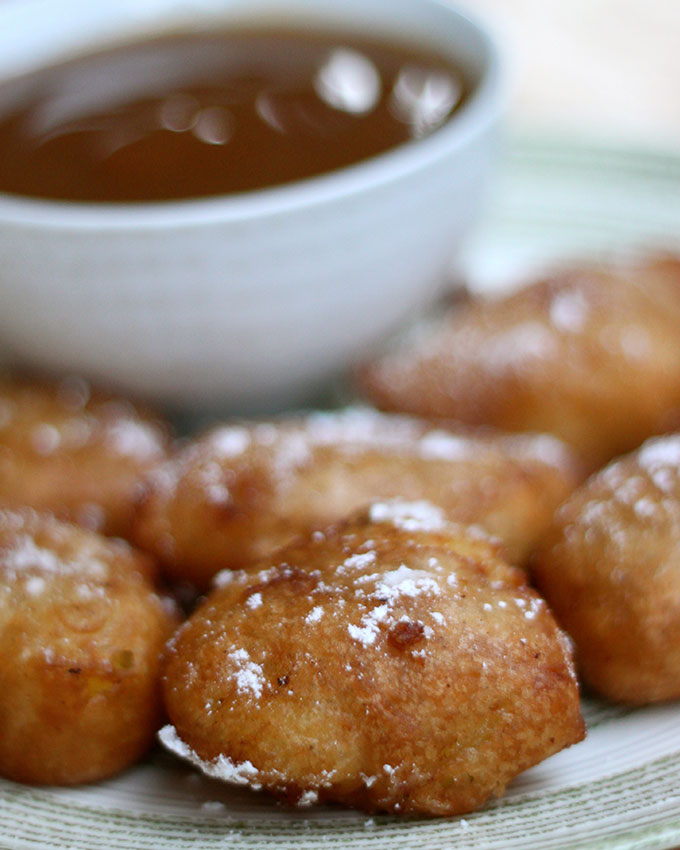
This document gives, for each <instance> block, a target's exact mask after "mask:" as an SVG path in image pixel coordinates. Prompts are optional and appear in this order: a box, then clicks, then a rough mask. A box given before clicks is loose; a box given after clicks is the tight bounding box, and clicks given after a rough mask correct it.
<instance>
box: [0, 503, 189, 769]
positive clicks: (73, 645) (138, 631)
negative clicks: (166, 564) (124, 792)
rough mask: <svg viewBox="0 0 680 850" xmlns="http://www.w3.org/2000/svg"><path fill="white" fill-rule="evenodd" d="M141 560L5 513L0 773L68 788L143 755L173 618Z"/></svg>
mask: <svg viewBox="0 0 680 850" xmlns="http://www.w3.org/2000/svg"><path fill="white" fill-rule="evenodd" d="M149 572H150V568H149V565H148V563H147V557H146V556H145V555H142V554H141V553H137V552H134V551H133V550H132V549H130V547H129V546H127V544H125V543H123V541H120V540H109V539H106V538H102V537H99V536H98V535H96V534H94V533H93V532H90V531H87V530H85V529H82V528H78V527H77V526H73V525H69V524H67V523H62V522H59V521H57V520H55V519H54V518H53V517H51V516H49V515H40V514H37V513H35V512H34V511H31V510H29V509H23V510H22V511H4V510H0V730H2V732H1V734H0V774H1V775H3V776H6V777H9V778H10V779H13V780H15V781H19V782H29V783H37V784H55V785H70V784H74V783H79V782H90V781H94V780H97V779H101V778H103V777H105V776H109V775H111V774H113V773H116V772H118V771H119V770H122V769H123V768H124V767H127V766H128V765H129V764H131V763H132V762H134V761H135V760H136V759H137V758H138V757H139V756H141V755H143V753H144V752H145V751H146V750H147V749H148V747H149V746H150V744H151V742H152V741H153V737H154V734H155V732H156V730H157V728H158V725H159V724H160V721H161V718H162V712H161V694H160V686H159V684H160V683H159V674H160V671H159V664H160V653H161V651H162V648H163V645H164V643H165V641H166V640H167V639H168V637H169V636H170V634H171V632H172V629H173V628H174V626H175V625H176V624H177V619H176V615H175V614H174V612H173V610H172V608H171V607H169V606H168V603H167V601H164V600H161V599H160V598H159V597H158V596H157V595H156V594H155V593H154V590H153V586H152V585H151V583H150V582H149V580H148V578H147V575H148V574H149Z"/></svg>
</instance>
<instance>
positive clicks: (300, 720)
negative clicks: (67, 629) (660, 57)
mask: <svg viewBox="0 0 680 850" xmlns="http://www.w3.org/2000/svg"><path fill="white" fill-rule="evenodd" d="M270 564H273V566H269V565H270ZM261 567H263V568H262V569H260V570H259V571H257V572H256V573H254V574H246V573H245V572H240V573H236V574H234V573H223V574H222V575H221V576H220V584H221V586H219V587H218V588H217V589H216V590H215V591H213V593H212V594H211V595H210V596H209V597H208V598H207V600H206V601H205V602H204V604H203V605H202V606H201V607H200V608H199V609H198V610H197V611H196V612H195V613H194V614H193V615H192V617H191V618H190V619H189V620H188V621H187V622H186V623H185V624H184V625H183V626H182V627H181V628H180V630H179V631H178V633H177V634H176V636H175V638H173V640H172V641H171V644H170V647H169V649H168V653H167V656H166V663H165V671H164V679H163V681H164V693H165V699H166V706H167V709H168V715H169V717H170V720H171V723H172V724H174V725H172V726H170V725H169V726H167V727H165V728H164V729H163V730H162V731H161V733H160V737H161V740H162V741H163V742H164V743H165V744H166V746H168V747H169V748H170V749H171V750H173V751H174V752H176V753H177V754H178V755H180V756H183V757H185V758H187V759H188V760H189V761H191V762H193V763H194V764H196V765H197V766H198V767H200V768H201V769H202V770H203V771H204V772H205V773H207V774H208V775H209V776H213V777H217V778H221V779H224V780H226V781H228V782H232V783H238V784H243V785H248V786H250V787H251V788H253V789H259V788H265V789H267V790H269V791H272V792H274V793H275V794H277V795H279V796H280V797H282V798H284V799H286V800H288V801H289V802H295V803H298V804H302V805H304V804H310V803H312V802H316V801H337V802H341V803H345V804H349V805H352V806H356V807H359V808H362V809H366V810H369V811H374V810H375V811H390V812H400V813H423V814H432V815H453V814H459V813H463V812H469V811H471V810H472V809H475V808H477V807H478V806H480V805H482V804H483V803H484V802H485V801H486V800H487V799H488V798H489V797H490V796H492V795H499V794H501V793H502V792H503V790H504V788H505V786H506V784H507V783H508V782H509V781H510V780H511V779H512V778H513V777H514V776H516V775H517V774H518V773H520V772H521V771H523V770H525V769H527V768H528V767H530V766H531V765H533V764H536V763H537V762H539V761H541V760H542V759H544V758H546V757H547V756H549V755H551V754H552V753H555V752H557V751H558V750H560V749H562V748H563V747H565V746H568V745H570V744H572V743H574V742H576V741H578V740H580V739H581V738H582V737H583V722H582V719H581V715H580V708H579V698H578V687H577V683H576V679H575V677H574V671H573V668H572V662H571V657H570V644H569V642H568V639H567V638H566V636H565V635H564V634H563V633H562V632H560V630H559V629H558V627H557V626H556V624H555V621H554V619H553V617H552V614H551V613H550V611H549V609H548V607H547V605H546V604H545V602H544V601H543V600H542V599H541V598H540V597H539V596H538V595H537V594H536V593H535V592H534V591H533V590H531V589H530V588H529V587H527V586H526V584H525V575H524V572H523V571H522V570H519V569H517V568H514V567H510V566H508V565H507V564H506V563H505V562H504V561H503V560H502V559H500V558H499V557H498V551H497V547H496V546H495V545H494V544H492V543H490V542H489V541H488V539H487V538H485V537H484V536H483V535H482V534H481V533H475V532H473V531H471V530H469V529H466V528H465V527H463V526H457V525H453V524H450V523H448V522H447V521H446V520H445V518H444V514H443V511H441V510H440V509H439V508H436V507H433V506H432V505H430V504H429V503H426V502H416V503H410V504H409V503H404V502H398V501H393V502H377V503H374V504H373V505H372V506H371V507H370V509H368V511H367V512H365V513H363V514H362V515H361V516H359V517H357V518H355V519H352V520H350V521H348V522H346V523H341V524H338V525H337V526H336V527H332V528H330V529H328V530H326V531H325V532H321V531H316V532H314V533H312V534H311V535H310V536H309V537H307V538H306V539H303V540H300V541H298V542H296V543H294V544H291V545H290V546H288V547H286V548H284V549H282V550H280V551H279V552H278V553H277V554H276V556H275V557H274V558H272V559H271V560H267V561H263V562H262V564H261ZM264 567H266V568H264Z"/></svg>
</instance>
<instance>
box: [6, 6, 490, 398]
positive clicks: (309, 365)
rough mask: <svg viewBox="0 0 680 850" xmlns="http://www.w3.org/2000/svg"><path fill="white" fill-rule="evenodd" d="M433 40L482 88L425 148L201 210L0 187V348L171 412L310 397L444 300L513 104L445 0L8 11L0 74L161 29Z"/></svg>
mask: <svg viewBox="0 0 680 850" xmlns="http://www.w3.org/2000/svg"><path fill="white" fill-rule="evenodd" d="M257 21H262V22H266V23H275V22H285V23H286V25H287V26H288V27H289V28H290V27H295V26H308V27H311V28H317V29H319V28H321V29H324V30H328V29H337V30H341V31H345V32H352V31H355V32H367V33H372V34H376V35H382V36H387V37H388V38H389V37H392V38H393V39H401V40H404V39H405V38H407V39H408V40H409V41H413V42H415V43H422V44H423V45H429V46H432V47H435V48H437V49H438V50H439V51H441V52H442V53H444V54H446V55H450V56H451V57H452V58H453V59H455V60H456V61H457V62H458V63H459V64H460V65H461V66H462V67H463V68H465V69H466V70H467V73H468V74H469V75H470V76H471V77H472V78H473V79H474V80H475V81H476V82H475V87H474V93H473V95H472V97H471V98H470V99H469V101H468V102H467V104H466V105H464V107H463V108H462V109H461V110H460V111H459V112H458V113H457V114H456V116H455V117H454V119H453V120H452V121H450V122H449V123H448V124H446V125H445V126H443V127H442V128H441V129H439V130H437V131H436V132H435V133H434V134H433V135H432V136H430V137H429V138H426V139H423V140H419V141H417V142H413V143H409V144H407V145H405V146H402V147H401V148H398V149H395V150H393V151H391V152H388V153H385V154H383V155H381V156H379V157H375V158H374V159H372V160H368V161H366V162H363V163H361V164H358V165H356V166H352V167H350V168H346V169H343V170H342V171H338V172H335V173H332V174H328V175H325V176H322V177H318V178H313V179H310V180H306V181H301V182H299V183H296V184H292V185H288V186H284V187H280V188H273V189H267V190H263V191H257V192H252V193H250V194H247V195H241V196H232V197H220V198H213V199H207V200H200V201H181V202H163V203H153V204H151V203H149V204H128V205H119V206H116V205H89V204H84V203H56V202H48V201H42V200H35V199H33V200H32V199H28V198H26V199H23V198H17V197H12V196H9V195H0V343H1V344H2V345H3V347H4V348H5V349H6V350H7V352H8V353H9V355H10V357H11V358H13V359H18V360H20V361H22V362H24V363H27V364H29V365H31V366H36V367H39V368H43V369H44V368H47V369H50V370H53V371H77V372H81V373H84V374H87V375H89V376H91V377H95V378H98V379H103V380H105V381H108V382H110V383H113V384H114V385H116V386H117V387H118V388H119V389H121V390H123V391H127V392H131V393H134V394H136V395H141V396H144V397H147V398H149V399H152V400H155V401H160V402H161V403H167V404H170V405H175V406H185V407H186V406H192V407H194V408H196V407H203V408H211V409H217V408H220V409H222V410H225V411H226V410H232V411H236V410H238V411H242V412H246V411H248V412H252V411H253V410H273V409H276V408H280V407H283V406H286V405H290V404H291V403H293V402H298V401H301V400H303V399H305V398H309V396H310V395H311V394H312V393H314V392H315V391H317V389H318V388H319V386H320V385H321V384H322V383H323V382H324V381H326V380H328V379H329V378H330V377H331V376H333V375H336V374H337V373H338V372H339V371H340V370H342V369H343V368H346V367H347V365H348V364H349V363H350V362H351V361H352V360H353V359H354V358H356V357H357V356H360V355H361V354H362V353H364V352H365V351H366V350H367V349H368V347H369V346H371V345H372V344H374V343H375V340H376V339H377V338H379V337H380V336H382V335H384V334H385V333H387V332H389V331H390V330H391V329H393V328H394V327H395V326H397V325H398V324H399V323H401V322H403V321H404V319H405V318H406V317H408V316H409V315H411V314H412V313H413V312H414V311H416V310H418V309H419V308H421V307H422V306H423V305H425V304H426V303H427V302H429V301H431V300H432V299H433V298H434V297H435V295H436V294H437V293H438V292H439V291H440V290H441V288H442V286H443V282H444V280H445V277H446V269H447V266H448V265H449V263H450V262H451V259H452V257H453V256H454V255H455V254H456V251H457V248H458V246H459V244H460V242H461V239H462V238H463V236H464V235H465V233H466V231H467V230H468V228H469V226H470V225H471V223H472V222H473V221H474V220H475V217H476V214H477V212H478V208H479V205H480V200H481V198H482V196H483V189H484V184H485V181H486V178H487V176H488V173H489V169H490V165H491V162H492V159H493V154H494V148H495V146H496V140H497V138H496V137H497V134H496V129H497V124H498V119H499V113H500V111H501V107H502V93H501V81H500V73H499V62H498V55H497V49H496V47H495V46H494V44H493V42H492V40H491V39H490V38H489V36H488V35H487V33H486V32H485V31H484V30H483V29H482V28H481V27H479V25H477V24H475V23H473V22H472V21H471V20H469V19H468V18H467V17H466V16H465V15H463V14H461V13H460V12H458V11H455V10H454V9H452V8H451V7H449V6H448V5H447V4H445V3H441V2H437V0H342V2H339V0H106V2H99V3H92V2H91V0H59V2H49V3H46V2H44V0H14V2H9V3H8V5H6V6H0V80H1V79H3V78H8V77H10V76H14V75H17V74H19V73H23V72H25V71H29V70H32V69H35V68H38V67H41V66H44V65H47V64H50V63H52V62H55V61H58V60H63V59H66V58H69V57H71V56H75V55H78V54H82V53H87V52H91V51H93V50H96V49H98V48H101V47H105V46H109V45H111V44H115V43H119V42H125V41H126V40H130V39H131V38H139V37H144V36H146V35H150V34H161V33H164V32H170V31H176V30H178V29H186V30H196V29H204V28H209V27H212V26H219V25H229V24H232V23H235V24H236V23H243V22H251V23H254V22H257Z"/></svg>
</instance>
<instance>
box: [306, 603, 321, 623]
mask: <svg viewBox="0 0 680 850" xmlns="http://www.w3.org/2000/svg"><path fill="white" fill-rule="evenodd" d="M323 615H324V610H323V608H322V607H321V605H316V606H315V607H314V608H312V610H311V611H310V612H309V614H307V616H306V617H305V623H309V624H310V625H311V624H313V623H318V622H319V620H320V619H321V618H322V617H323Z"/></svg>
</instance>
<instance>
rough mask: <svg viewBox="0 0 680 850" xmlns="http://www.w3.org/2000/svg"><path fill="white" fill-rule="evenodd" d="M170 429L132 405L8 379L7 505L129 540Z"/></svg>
mask: <svg viewBox="0 0 680 850" xmlns="http://www.w3.org/2000/svg"><path fill="white" fill-rule="evenodd" d="M167 441H168V437H167V433H166V429H165V428H164V426H162V425H161V424H160V423H159V422H158V421H156V420H154V419H153V418H152V417H151V416H149V415H147V414H145V413H142V412H140V411H139V410H137V409H136V408H135V407H133V405H132V404H130V402H127V401H122V400H121V399H115V398H112V397H109V396H105V395H102V394H95V393H93V392H91V390H90V388H89V386H88V384H87V383H86V382H85V381H83V380H82V379H80V378H66V379H64V380H63V381H61V382H60V383H53V384H51V383H47V382H38V381H29V380H24V379H21V378H17V377H8V376H6V375H2V376H0V506H2V507H5V508H16V507H20V506H28V507H32V508H35V509H36V510H41V511H49V512H50V513H54V514H55V515H57V516H59V517H60V518H61V519H67V520H71V521H73V522H77V523H78V524H80V525H84V526H86V527H88V528H91V529H93V530H97V531H101V532H103V533H105V534H113V535H120V536H123V537H126V536H127V535H128V533H129V526H130V520H131V515H132V509H133V504H134V500H135V498H136V495H137V487H138V485H139V479H140V477H141V476H142V475H143V474H144V473H146V472H148V471H149V470H150V469H151V468H152V467H153V466H154V465H156V464H157V463H159V462H160V461H161V460H162V459H164V457H165V449H166V445H167Z"/></svg>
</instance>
